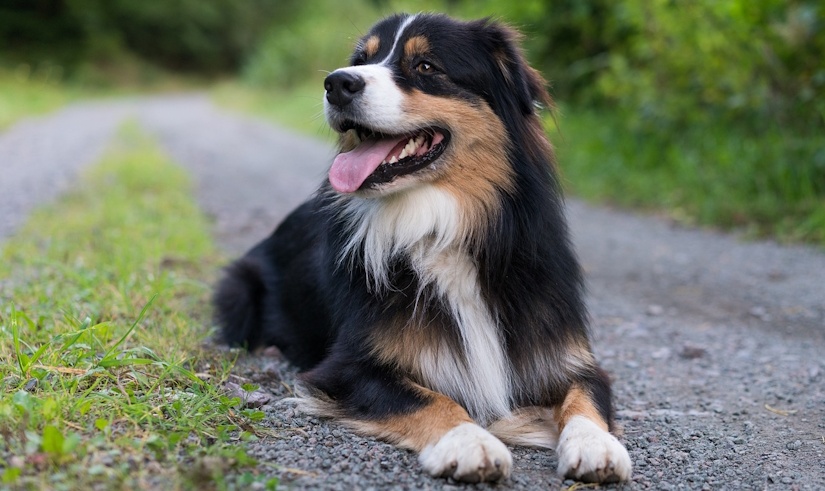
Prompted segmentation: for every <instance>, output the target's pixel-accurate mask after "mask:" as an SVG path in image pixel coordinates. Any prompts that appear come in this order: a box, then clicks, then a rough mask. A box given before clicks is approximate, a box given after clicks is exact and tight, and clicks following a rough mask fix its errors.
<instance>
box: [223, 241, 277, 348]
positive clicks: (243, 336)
mask: <svg viewBox="0 0 825 491" xmlns="http://www.w3.org/2000/svg"><path fill="white" fill-rule="evenodd" d="M265 294H266V284H265V282H264V271H263V270H262V265H261V264H260V263H259V262H258V261H256V260H255V259H254V258H251V257H243V258H241V259H239V260H238V261H236V262H234V263H233V264H231V265H230V266H229V267H227V268H226V271H225V273H224V277H223V278H222V279H221V281H220V282H219V283H218V287H217V288H216V289H215V295H214V297H213V298H212V303H213V304H214V306H215V321H216V322H217V324H218V326H219V327H220V337H221V340H222V341H223V342H225V343H227V344H229V345H230V346H242V347H245V348H246V349H248V350H250V351H251V350H254V349H255V348H258V347H260V346H262V345H263V343H264V339H263V338H264V333H263V331H264V329H263V327H264V326H263V318H262V315H263V312H262V311H263V300H264V295H265Z"/></svg>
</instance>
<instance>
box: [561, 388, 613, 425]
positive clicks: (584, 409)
mask: <svg viewBox="0 0 825 491" xmlns="http://www.w3.org/2000/svg"><path fill="white" fill-rule="evenodd" d="M573 416H584V417H585V418H587V419H589V420H590V421H592V422H594V423H596V424H597V425H598V426H599V428H601V429H603V430H604V431H608V425H607V421H605V420H604V418H602V415H601V414H600V413H599V410H598V409H596V406H595V404H593V399H592V398H591V397H590V394H588V393H587V392H586V391H584V390H582V388H581V387H578V386H573V387H572V388H571V389H570V390H569V391H568V392H567V396H566V397H565V398H564V402H562V403H561V405H560V406H556V407H555V408H553V417H554V419H555V420H556V424H557V425H558V428H559V433H561V432H562V430H564V426H565V425H566V424H567V422H568V421H570V418H572V417H573Z"/></svg>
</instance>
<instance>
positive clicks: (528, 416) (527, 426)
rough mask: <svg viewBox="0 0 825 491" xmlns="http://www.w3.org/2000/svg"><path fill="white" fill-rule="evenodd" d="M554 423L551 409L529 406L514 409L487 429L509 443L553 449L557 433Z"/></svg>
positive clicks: (557, 436) (557, 437) (556, 441)
mask: <svg viewBox="0 0 825 491" xmlns="http://www.w3.org/2000/svg"><path fill="white" fill-rule="evenodd" d="M554 423H555V420H554V418H553V410H552V409H550V408H548V407H539V406H530V407H522V408H518V409H516V410H514V411H513V413H512V414H511V415H510V416H509V417H506V418H502V419H500V420H498V421H496V422H494V423H493V424H491V425H490V426H489V427H488V428H487V431H489V432H490V433H492V434H493V435H495V436H496V437H497V438H498V439H500V440H501V441H503V442H504V443H507V444H510V445H523V446H526V447H539V448H549V449H551V450H555V448H556V445H557V443H558V439H559V434H558V432H557V431H556V425H555V424H554Z"/></svg>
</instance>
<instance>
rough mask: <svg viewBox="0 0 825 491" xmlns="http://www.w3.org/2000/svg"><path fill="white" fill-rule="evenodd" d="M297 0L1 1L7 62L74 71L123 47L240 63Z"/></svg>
mask: <svg viewBox="0 0 825 491" xmlns="http://www.w3.org/2000/svg"><path fill="white" fill-rule="evenodd" d="M296 4H297V2H295V1H294V0H286V1H284V0H280V1H279V0H244V1H240V2H239V1H234V0H169V1H163V2H135V1H131V0H40V1H38V2H29V1H27V0H10V1H8V2H4V3H3V5H2V6H0V45H3V46H4V47H5V46H7V47H8V48H9V49H8V51H6V50H5V49H4V52H3V53H2V55H3V57H4V58H5V59H6V63H10V62H11V63H29V64H35V65H39V64H42V63H47V64H51V65H55V66H57V67H60V68H61V70H65V71H66V72H67V73H68V74H69V75H70V74H72V73H73V72H74V71H75V70H77V69H78V68H80V67H82V66H83V64H84V63H85V62H87V61H94V62H98V63H101V62H102V63H109V62H112V61H114V60H117V58H119V57H120V56H122V55H123V53H124V52H125V51H128V52H131V53H134V54H137V55H139V56H141V57H143V58H145V59H147V60H150V61H151V62H152V63H156V64H158V65H160V66H164V67H167V68H171V69H175V70H185V71H196V72H202V73H212V74H214V73H222V72H230V71H233V70H236V69H237V68H238V67H239V66H240V64H241V63H242V62H243V60H244V59H245V58H246V56H247V55H248V53H249V52H250V51H251V50H252V48H253V47H255V46H256V45H257V44H258V42H259V40H260V37H261V36H262V35H263V33H264V31H265V30H266V29H267V28H268V27H269V26H270V25H271V24H272V22H273V20H275V19H283V18H287V16H286V15H285V14H286V13H288V12H289V11H290V10H291V9H292V7H293V6H294V5H296Z"/></svg>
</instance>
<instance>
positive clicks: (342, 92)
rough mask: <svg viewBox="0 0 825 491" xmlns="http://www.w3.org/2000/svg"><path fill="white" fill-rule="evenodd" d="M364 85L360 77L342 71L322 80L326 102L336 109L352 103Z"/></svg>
mask: <svg viewBox="0 0 825 491" xmlns="http://www.w3.org/2000/svg"><path fill="white" fill-rule="evenodd" d="M366 85H367V83H366V82H365V81H364V79H363V78H361V77H360V76H358V75H355V74H353V73H349V72H343V71H341V72H333V73H331V74H330V75H329V76H328V77H327V78H326V79H325V80H324V88H325V89H326V91H327V100H328V101H329V103H330V104H333V105H336V106H338V107H344V106H346V105H347V104H349V103H350V102H352V100H353V99H354V98H355V96H356V95H358V93H359V92H361V91H362V90H364V87H365V86H366Z"/></svg>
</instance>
